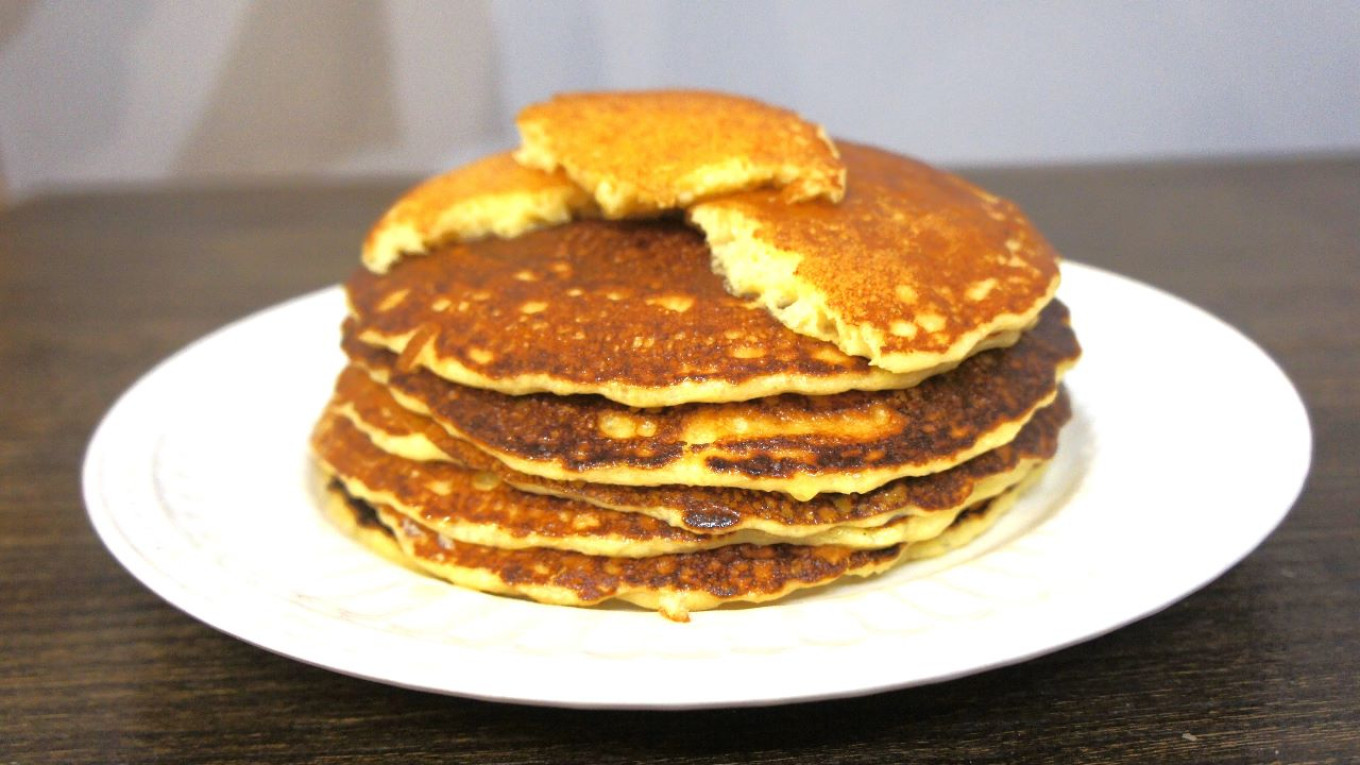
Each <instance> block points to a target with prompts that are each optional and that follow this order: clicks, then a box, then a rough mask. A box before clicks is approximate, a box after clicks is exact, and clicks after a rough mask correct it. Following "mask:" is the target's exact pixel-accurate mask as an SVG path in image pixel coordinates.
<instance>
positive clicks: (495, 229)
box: [362, 153, 595, 273]
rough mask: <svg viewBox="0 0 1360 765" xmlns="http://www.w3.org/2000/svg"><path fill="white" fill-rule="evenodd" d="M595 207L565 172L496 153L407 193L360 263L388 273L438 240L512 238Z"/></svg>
mask: <svg viewBox="0 0 1360 765" xmlns="http://www.w3.org/2000/svg"><path fill="white" fill-rule="evenodd" d="M594 207H595V205H594V202H592V201H591V199H590V195H589V194H586V193H585V191H584V190H582V189H581V187H580V186H577V185H576V184H574V183H572V182H571V181H570V180H568V179H567V177H566V176H565V175H564V174H562V173H560V172H543V171H540V170H534V169H532V168H528V167H523V166H521V165H519V164H518V163H516V162H515V161H514V159H512V158H511V156H510V154H509V153H503V154H493V155H491V156H489V157H486V158H484V159H480V160H478V161H476V162H473V163H471V164H469V165H464V166H463V167H460V168H458V169H457V170H453V171H451V172H448V173H445V174H444V175H439V176H435V177H434V178H431V179H429V180H427V181H425V182H424V183H421V184H420V185H418V186H416V187H415V188H413V189H411V190H410V191H408V192H406V194H405V195H404V196H402V197H401V199H399V200H397V203H396V204H395V205H393V206H392V207H391V208H390V209H389V210H388V211H387V212H386V213H385V214H384V215H383V217H382V218H381V219H379V220H378V222H377V224H375V225H374V226H373V228H372V229H371V230H370V231H369V233H368V237H367V238H366V239H365V240H364V246H363V251H362V260H363V263H364V265H365V266H366V267H367V268H368V269H369V270H370V271H373V272H375V273H385V272H387V270H388V269H390V268H391V267H392V266H393V265H394V264H395V263H396V262H397V261H399V260H401V258H402V257H403V256H404V255H422V254H425V253H427V252H429V251H430V249H431V248H432V247H434V246H435V245H437V244H439V243H441V242H446V241H460V242H461V241H468V240H471V239H480V238H482V237H486V236H493V235H494V236H498V237H514V236H518V235H520V234H522V233H524V232H526V231H531V230H533V229H536V228H540V227H542V226H548V225H554V224H558V223H565V222H567V221H568V220H571V219H572V218H573V217H576V216H579V215H583V214H590V213H591V211H592V210H593V209H594Z"/></svg>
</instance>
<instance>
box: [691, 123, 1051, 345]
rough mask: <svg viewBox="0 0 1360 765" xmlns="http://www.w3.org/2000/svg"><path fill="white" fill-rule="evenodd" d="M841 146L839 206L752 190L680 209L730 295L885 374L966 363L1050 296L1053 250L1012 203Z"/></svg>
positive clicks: (901, 160) (908, 162)
mask: <svg viewBox="0 0 1360 765" xmlns="http://www.w3.org/2000/svg"><path fill="white" fill-rule="evenodd" d="M842 150H843V153H844V157H845V161H846V165H847V167H848V169H849V173H850V178H851V185H850V189H849V191H848V192H847V194H846V197H845V199H844V200H843V201H842V202H841V203H840V204H839V205H832V204H827V203H822V202H817V203H808V204H803V205H786V204H783V203H782V202H781V201H780V200H779V199H778V198H777V196H776V195H773V194H770V193H767V192H759V191H757V192H748V193H743V194H735V195H732V196H727V197H723V198H720V199H714V200H709V201H707V202H703V203H701V204H698V205H695V206H694V207H692V208H691V209H690V210H689V218H690V221H691V222H693V223H694V224H696V225H697V226H699V227H700V228H701V229H703V231H704V233H705V234H706V235H707V237H708V242H709V244H710V246H711V247H712V249H713V265H714V269H715V270H717V271H718V272H719V273H721V274H723V275H724V276H725V278H726V279H727V282H728V284H729V288H730V289H731V290H732V291H733V292H734V293H735V294H738V295H749V296H752V297H753V298H754V299H755V300H758V301H759V302H760V303H761V304H763V305H765V306H766V307H767V308H768V309H769V310H770V311H771V313H773V314H774V315H775V317H776V318H778V319H779V320H780V321H781V322H783V323H784V324H785V325H786V326H788V327H789V328H790V329H793V330H794V331H796V332H800V333H803V334H806V335H809V336H812V337H817V338H821V339H823V340H828V341H831V342H833V343H835V344H836V345H837V346H839V347H840V348H841V350H843V351H845V352H846V353H848V354H851V355H855V356H863V357H865V358H868V359H869V360H870V361H871V362H872V363H873V364H875V365H876V366H880V367H882V368H884V369H887V370H890V371H894V372H910V371H912V370H915V369H922V368H928V367H932V366H935V365H938V364H941V363H945V362H948V361H951V360H958V359H960V358H962V357H964V356H967V355H968V354H969V353H971V352H972V349H973V348H974V346H975V345H976V344H977V343H978V342H979V341H981V340H983V339H984V338H986V337H988V336H989V335H992V334H994V333H996V332H999V331H1005V330H1017V329H1021V328H1023V327H1025V326H1026V325H1028V324H1029V323H1030V322H1031V321H1032V320H1033V318H1034V316H1035V315H1036V314H1037V313H1038V312H1039V311H1040V310H1041V309H1042V308H1043V306H1044V305H1045V304H1047V302H1048V301H1049V300H1050V299H1051V298H1052V296H1053V294H1054V292H1055V291H1056V289H1057V286H1058V279H1059V275H1058V258H1057V254H1056V253H1055V252H1054V251H1053V250H1052V248H1051V247H1050V246H1049V244H1048V243H1047V242H1046V241H1045V240H1044V238H1043V237H1042V235H1040V234H1039V232H1038V231H1036V230H1035V229H1034V227H1033V226H1032V225H1031V224H1030V223H1029V221H1028V220H1027V219H1026V218H1025V217H1024V215H1023V214H1022V213H1021V212H1020V211H1019V210H1018V209H1017V208H1016V207H1015V206H1014V205H1013V204H1011V203H1010V202H1007V201H1005V200H1002V199H998V198H997V197H994V196H992V195H990V194H988V193H986V192H984V191H982V190H981V189H978V188H977V187H975V186H973V185H971V184H969V183H967V182H966V181H964V180H962V179H960V178H958V177H955V176H953V175H950V174H948V173H944V172H942V171H939V170H936V169H934V168H932V167H930V166H928V165H925V164H923V163H921V162H917V161H915V160H912V159H908V158H906V157H901V156H898V155H895V154H892V153H889V152H886V151H882V150H879V149H874V148H870V147H866V146H857V145H855V144H849V143H846V144H843V145H842Z"/></svg>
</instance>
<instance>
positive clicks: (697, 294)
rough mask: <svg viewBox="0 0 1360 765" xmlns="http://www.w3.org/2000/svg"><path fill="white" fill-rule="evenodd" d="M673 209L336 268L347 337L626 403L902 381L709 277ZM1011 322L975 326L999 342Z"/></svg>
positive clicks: (503, 388)
mask: <svg viewBox="0 0 1360 765" xmlns="http://www.w3.org/2000/svg"><path fill="white" fill-rule="evenodd" d="M709 261H710V253H709V250H708V246H707V245H706V244H705V243H704V239H703V236H702V235H701V234H699V233H698V232H696V231H695V230H693V229H692V228H690V227H688V226H685V225H684V224H682V223H680V222H678V221H629V222H612V221H579V222H576V223H572V224H569V225H565V226H558V227H555V228H550V229H545V230H542V231H535V232H533V233H528V234H524V235H523V236H520V237H518V238H515V239H509V240H502V239H488V240H483V241H478V242H470V243H466V244H449V245H446V246H444V247H442V248H440V249H438V250H437V251H435V252H434V253H432V254H431V255H430V256H429V257H426V258H421V259H419V260H412V261H409V262H405V263H402V264H401V266H400V267H399V268H394V269H392V270H391V271H390V272H389V273H387V274H382V275H378V274H374V273H372V272H370V271H368V270H365V269H359V270H358V271H357V272H356V273H355V274H354V275H353V276H352V277H351V278H350V279H349V281H348V282H347V283H346V291H347V295H348V297H349V302H350V307H351V311H352V313H353V315H354V317H355V326H356V328H357V332H358V337H359V339H361V340H363V341H364V342H366V343H370V344H373V345H376V346H379V347H383V348H386V349H388V350H390V351H392V352H394V353H399V354H404V360H405V363H407V364H412V365H416V366H420V367H423V368H425V369H428V370H430V371H431V372H433V373H435V374H436V375H439V376H440V377H443V378H444V379H447V380H450V381H453V382H456V383H460V384H462V385H468V386H472V387H476V388H485V389H488V390H495V391H499V392H501V393H507V394H512V395H522V394H525V393H537V392H549V393H557V394H562V395H571V394H578V393H586V394H596V395H601V396H604V397H606V398H609V399H611V400H613V401H617V402H619V403H622V404H626V405H628V406H638V407H657V406H674V405H677V404H683V403H690V402H719V401H741V400H746V399H752V398H760V397H764V396H770V395H775V394H779V393H805V394H818V395H825V394H830V393H840V392H843V391H847V390H884V389H888V388H906V387H910V386H912V385H915V384H916V383H918V382H919V381H920V380H921V379H924V378H925V377H928V376H929V375H931V374H936V373H939V372H942V371H946V370H947V369H949V368H952V367H953V366H954V365H955V364H957V363H958V361H959V360H961V359H953V360H951V361H950V362H948V363H945V364H942V365H940V366H937V367H934V368H929V369H924V370H914V371H913V372H912V373H909V374H894V373H891V372H887V371H885V370H882V369H878V368H875V367H873V366H870V365H869V364H868V363H867V362H866V361H865V360H864V359H861V358H858V357H854V356H849V355H846V354H845V353H842V352H841V351H840V350H839V349H837V348H836V347H835V346H834V345H832V344H830V343H827V342H824V341H821V340H817V339H814V338H810V337H807V336H804V335H800V334H797V333H795V332H790V331H789V330H788V329H787V328H786V327H784V326H783V325H782V324H780V323H779V322H778V321H776V320H775V319H774V318H773V317H772V316H771V315H770V314H769V312H767V311H765V310H763V309H761V308H760V307H759V306H758V305H756V304H753V303H751V302H749V301H745V300H742V299H740V298H737V297H734V296H732V295H731V294H729V293H728V292H726V291H725V290H724V289H723V286H722V280H721V279H719V278H717V277H716V276H714V274H713V272H712V270H711V268H710V266H709ZM1017 337H1018V333H1017V332H1001V333H998V334H997V335H995V336H992V337H990V338H987V339H985V340H984V342H983V343H982V347H993V346H1001V345H1009V344H1011V343H1013V342H1015V340H1016V338H1017Z"/></svg>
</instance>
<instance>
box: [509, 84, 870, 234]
mask: <svg viewBox="0 0 1360 765" xmlns="http://www.w3.org/2000/svg"><path fill="white" fill-rule="evenodd" d="M516 124H517V125H518V126H519V131H520V136H521V138H522V139H523V145H522V146H521V148H520V149H519V151H517V152H516V153H515V158H516V159H517V160H519V161H520V162H521V163H523V164H524V165H526V166H529V167H535V168H538V169H540V170H546V171H552V170H556V169H558V168H562V169H564V170H566V173H567V175H568V176H570V177H571V179H572V180H574V181H576V183H578V184H580V185H581V186H583V187H585V188H586V189H587V190H588V191H589V192H590V193H591V194H592V195H593V196H594V198H595V200H596V201H597V202H598V203H599V205H600V207H601V208H602V209H603V210H604V213H605V215H606V216H607V217H610V218H622V217H629V216H639V215H641V216H647V215H655V214H657V213H660V212H663V211H666V210H674V209H679V208H683V207H687V206H689V205H690V204H692V203H693V202H694V201H695V200H699V199H704V198H706V197H712V196H715V195H718V194H725V193H728V192H732V191H739V190H743V189H752V188H760V187H774V188H777V189H780V191H779V192H778V195H779V198H780V199H782V200H784V201H785V202H798V201H802V200H807V199H814V198H825V199H828V200H831V201H835V200H839V199H840V198H841V195H842V194H843V193H844V190H845V168H844V167H843V166H842V165H841V163H840V161H839V159H838V158H837V155H836V147H835V145H834V144H832V143H831V140H830V139H828V138H827V137H826V133H825V132H823V131H822V129H821V128H820V127H818V126H817V125H814V124H812V123H809V122H806V121H804V120H802V119H800V118H799V117H798V115H796V114H794V113H793V112H790V111H788V110H786V109H779V108H776V107H773V106H768V105H766V104H762V103H760V102H759V101H755V100H752V99H749V98H742V97H739V96H731V95H726V94H722V93H706V92H699V91H650V92H632V93H623V92H615V93H567V94H562V95H558V96H555V97H554V98H553V99H552V100H550V101H547V102H544V103H540V104H534V105H532V106H529V107H528V108H526V109H524V110H523V111H521V112H520V114H519V118H518V119H517V120H516Z"/></svg>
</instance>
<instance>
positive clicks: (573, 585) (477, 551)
mask: <svg viewBox="0 0 1360 765" xmlns="http://www.w3.org/2000/svg"><path fill="white" fill-rule="evenodd" d="M1017 494H1018V492H1010V493H1007V494H1003V495H1002V496H1000V497H997V498H996V499H993V500H991V501H990V502H987V503H983V504H982V505H980V506H978V507H976V508H974V509H971V510H969V511H968V512H965V513H963V514H961V515H960V516H959V518H958V519H957V520H956V521H955V523H954V524H952V525H951V526H950V527H949V528H948V529H947V530H945V531H944V532H943V533H942V534H941V535H939V536H938V537H936V538H935V539H932V540H930V541H928V542H924V543H922V544H920V545H919V546H917V545H895V546H892V547H886V548H882V549H877V550H856V549H852V548H849V547H844V546H839V545H821V546H810V545H783V544H778V545H740V544H739V545H727V546H724V547H719V548H716V549H713V550H701V551H698V552H691V553H676V554H671V555H658V556H653V557H649V558H614V557H609V556H595V555H584V554H581V553H576V552H569V551H563V550H548V549H541V548H526V549H518V550H503V549H500V548H495V547H486V546H482V545H472V544H466V543H462V542H458V541H455V540H452V539H449V538H448V537H445V536H442V535H440V534H438V533H437V532H435V531H433V530H431V529H429V528H428V527H425V526H422V525H421V524H420V523H418V522H416V521H415V520H413V519H412V518H410V517H409V516H406V515H403V514H401V513H399V512H397V511H395V510H393V509H391V508H388V507H384V506H381V505H377V506H374V505H369V504H368V503H365V502H363V501H361V500H358V499H355V498H353V497H350V496H349V495H347V494H346V493H345V492H344V490H343V489H342V488H340V487H338V486H335V485H332V486H331V487H330V488H329V490H328V492H327V499H328V502H329V503H330V504H331V508H330V509H329V511H328V512H329V514H331V515H332V516H338V515H341V514H343V513H345V512H348V513H349V514H350V515H352V516H356V517H360V518H365V519H376V520H377V521H378V522H380V523H381V524H382V525H383V526H385V527H386V528H387V530H388V534H389V535H390V536H389V537H388V539H391V540H394V541H395V542H396V543H397V545H398V546H399V547H400V549H401V551H402V553H403V554H404V555H405V557H406V559H407V562H408V564H410V565H414V566H416V567H418V568H419V569H422V570H424V571H425V572H427V573H430V574H433V575H434V576H437V577H440V578H442V579H446V580H448V581H451V582H453V583H454V584H457V585H460V586H462V587H467V588H470V589H475V590H481V591H483V592H491V593H499V594H507V595H518V596H521V597H526V598H529V599H531V600H536V601H539V602H542V603H552V604H557V605H571V606H588V605H596V604H599V603H602V602H604V601H607V600H614V599H617V600H621V601H625V602H629V603H633V604H636V605H639V606H642V607H644V608H650V609H655V610H658V611H660V612H661V613H662V615H664V616H666V617H667V618H669V619H673V620H675V621H688V620H689V614H690V612H691V611H700V610H706V609H711V608H716V607H718V606H721V605H723V604H724V603H737V602H748V603H760V602H768V601H772V600H777V599H779V598H782V597H785V596H787V595H790V594H792V593H794V592H796V591H798V590H802V589H806V588H810V587H818V586H821V585H826V584H830V583H832V582H834V581H836V580H838V579H842V578H844V577H847V576H869V575H872V574H876V573H881V572H883V571H886V570H887V569H889V568H891V567H892V566H893V565H895V564H896V563H899V562H901V561H903V560H914V559H919V558H924V557H930V556H932V555H938V554H941V553H943V552H947V551H948V550H950V549H953V548H956V547H959V546H961V545H963V544H965V543H967V542H968V541H971V540H972V539H974V538H976V537H977V536H978V535H980V534H981V533H982V532H983V531H985V530H986V529H987V528H988V527H989V526H990V525H991V524H992V523H993V522H994V521H995V519H996V518H997V517H999V516H1000V515H1001V514H1003V513H1004V512H1005V511H1006V510H1008V509H1009V508H1010V507H1011V505H1012V504H1013V503H1014V500H1015V498H1016V495H1017ZM346 525H347V526H348V527H349V528H351V529H355V528H357V529H363V530H365V533H364V534H363V535H361V536H359V537H356V538H358V539H359V540H360V541H361V542H364V543H365V544H369V545H374V544H376V545H378V546H379V548H380V550H379V551H380V552H381V553H382V554H384V555H385V556H386V555H390V553H391V550H390V545H389V543H388V541H387V539H376V538H375V536H374V535H373V534H372V533H368V532H367V530H368V529H369V528H370V527H369V526H368V525H367V523H360V522H354V523H349V524H346Z"/></svg>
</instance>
